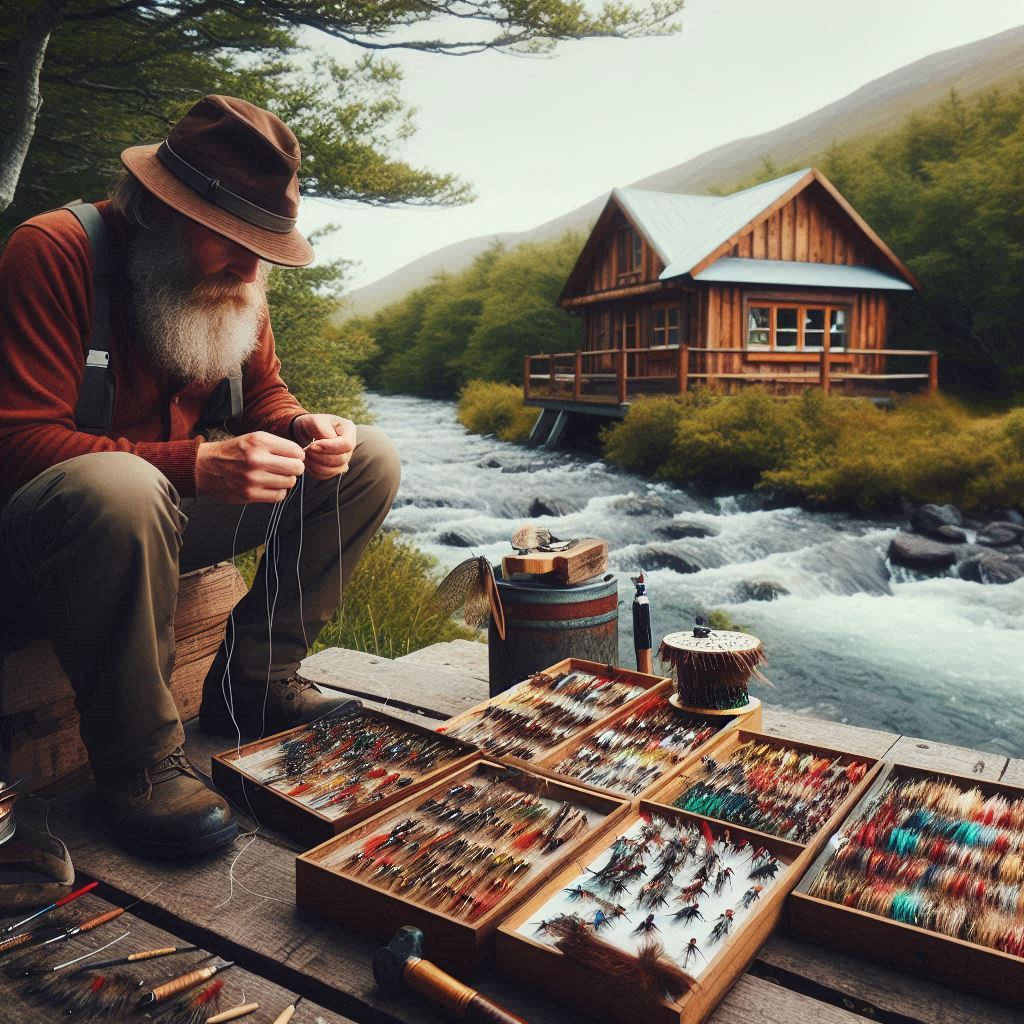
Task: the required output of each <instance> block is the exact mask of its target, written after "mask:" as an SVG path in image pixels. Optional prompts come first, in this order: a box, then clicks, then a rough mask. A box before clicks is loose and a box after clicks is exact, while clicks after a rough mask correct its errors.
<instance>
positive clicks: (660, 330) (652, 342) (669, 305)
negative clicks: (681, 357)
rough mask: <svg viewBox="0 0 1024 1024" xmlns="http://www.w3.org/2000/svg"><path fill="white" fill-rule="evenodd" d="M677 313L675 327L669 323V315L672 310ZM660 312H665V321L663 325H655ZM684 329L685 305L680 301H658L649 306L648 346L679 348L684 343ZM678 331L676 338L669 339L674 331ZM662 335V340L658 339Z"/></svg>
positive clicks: (654, 347) (653, 347)
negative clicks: (673, 339)
mask: <svg viewBox="0 0 1024 1024" xmlns="http://www.w3.org/2000/svg"><path fill="white" fill-rule="evenodd" d="M673 310H674V311H675V314H676V323H675V327H673V326H672V325H671V324H670V323H669V317H670V314H671V313H672V311H673ZM658 313H663V314H664V322H663V324H662V326H661V327H656V326H655V320H656V318H657V314H658ZM682 329H683V307H682V304H681V303H679V302H658V303H654V304H653V305H651V306H649V307H648V318H647V338H648V342H647V347H648V348H652V349H666V348H679V346H680V344H681V343H682V338H683V334H682ZM673 330H674V331H675V332H676V340H675V341H669V340H668V339H669V338H670V336H671V332H672V331H673ZM659 334H660V335H661V336H662V339H663V340H661V341H657V340H656V339H657V336H658V335H659Z"/></svg>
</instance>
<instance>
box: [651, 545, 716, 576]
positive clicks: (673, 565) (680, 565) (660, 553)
mask: <svg viewBox="0 0 1024 1024" xmlns="http://www.w3.org/2000/svg"><path fill="white" fill-rule="evenodd" d="M636 561H637V565H639V566H640V568H641V569H643V570H644V572H653V571H654V570H655V569H671V570H672V571H673V572H680V573H685V574H689V573H694V572H700V570H701V567H700V566H699V565H695V564H694V563H693V562H688V561H687V560H686V559H685V558H683V557H682V556H681V555H677V554H676V553H675V552H674V551H668V550H666V549H665V548H645V549H644V550H642V551H641V552H640V554H639V555H638V556H637V559H636Z"/></svg>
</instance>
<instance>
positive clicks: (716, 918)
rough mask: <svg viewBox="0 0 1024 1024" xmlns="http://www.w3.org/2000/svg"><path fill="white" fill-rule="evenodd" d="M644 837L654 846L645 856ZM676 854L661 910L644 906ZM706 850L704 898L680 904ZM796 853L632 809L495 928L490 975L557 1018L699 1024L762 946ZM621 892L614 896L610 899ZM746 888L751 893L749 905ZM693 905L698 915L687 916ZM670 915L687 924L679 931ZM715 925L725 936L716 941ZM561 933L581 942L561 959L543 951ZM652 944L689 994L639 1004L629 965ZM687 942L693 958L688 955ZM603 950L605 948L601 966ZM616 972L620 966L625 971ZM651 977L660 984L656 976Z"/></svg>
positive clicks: (779, 843) (673, 813) (642, 806)
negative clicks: (553, 1010)
mask: <svg viewBox="0 0 1024 1024" xmlns="http://www.w3.org/2000/svg"><path fill="white" fill-rule="evenodd" d="M705 829H707V830H708V831H707V832H705ZM645 830H653V831H651V832H648V833H645ZM726 831H728V833H729V834H728V836H726V835H725V833H726ZM646 834H650V835H652V836H653V837H656V838H652V839H651V840H650V841H648V842H647V843H646V846H645V845H644V837H645V835H646ZM708 834H710V835H711V838H712V842H711V844H710V845H709V844H708V841H707V838H706V836H707V835H708ZM680 844H682V848H683V849H684V850H685V851H691V850H692V852H687V855H686V858H685V859H683V860H680V861H677V862H676V867H675V869H674V870H673V871H672V876H671V877H672V882H671V884H670V885H669V886H668V888H667V889H666V890H664V891H663V892H662V893H661V896H662V897H664V900H665V902H664V903H659V902H658V901H657V900H654V902H653V903H652V899H651V895H652V894H651V891H650V890H648V891H647V895H644V892H645V890H644V886H648V885H649V883H652V882H653V881H654V880H655V879H656V877H657V876H658V873H659V871H660V870H661V869H662V868H664V866H665V859H664V858H665V857H667V856H670V855H672V856H675V851H678V849H679V847H680ZM709 850H711V851H712V853H713V854H714V855H715V856H716V857H717V858H718V860H717V862H715V866H714V867H712V868H711V869H710V872H711V873H710V876H709V879H708V881H707V882H706V883H704V886H705V888H706V889H707V892H706V893H705V894H704V895H699V894H698V895H697V896H695V897H690V896H686V897H684V898H680V897H683V889H684V887H686V886H688V885H691V884H692V883H691V876H693V875H696V874H697V873H698V872H699V871H701V870H702V869H703V867H704V865H705V863H706V862H707V861H708V860H709V854H708V851H709ZM801 851H802V847H800V846H797V845H795V844H793V843H787V842H785V841H784V840H781V839H775V838H774V837H770V836H762V835H760V834H758V833H756V832H751V831H749V830H747V829H742V828H739V827H736V826H731V827H729V828H728V830H726V828H724V827H723V826H722V825H721V824H720V823H718V822H708V821H707V820H706V819H703V818H701V817H700V816H699V815H692V814H686V813H685V812H683V811H678V810H674V809H672V808H666V807H660V806H658V805H655V804H651V803H649V802H648V801H643V800H642V801H638V802H636V803H634V804H633V805H631V808H630V811H629V813H628V814H627V815H625V817H622V818H619V819H618V820H617V823H616V828H615V829H614V830H611V831H608V830H606V831H605V832H604V833H603V834H602V835H600V836H595V837H594V838H593V839H592V840H591V841H590V842H589V843H588V844H587V845H586V847H585V848H584V849H583V850H581V851H579V853H578V854H577V856H576V857H575V858H573V860H572V861H571V862H570V861H566V862H563V864H562V866H561V867H560V868H559V869H558V870H557V871H556V872H554V873H553V874H552V875H551V876H550V878H548V880H547V881H546V882H545V884H544V886H543V887H542V888H541V889H539V890H538V891H537V892H536V893H535V894H534V895H533V896H531V897H530V899H529V900H528V901H527V902H526V903H524V904H522V905H521V906H520V907H519V908H518V909H516V910H515V911H514V912H513V913H512V914H510V915H509V916H508V917H507V918H506V919H505V921H504V922H503V923H502V925H501V927H500V928H499V930H498V938H497V945H496V956H497V968H498V971H499V972H500V973H501V974H503V975H507V976H509V977H513V978H528V979H529V980H530V984H531V986H536V987H537V988H540V989H542V990H543V991H544V992H545V994H546V995H547V996H548V997H549V998H551V999H553V1000H554V1001H555V1002H557V1003H558V1004H559V1005H560V1006H564V1007H565V1008H566V1009H567V1010H568V1009H572V1010H574V1011H576V1012H577V1013H578V1012H580V1011H581V1010H582V1011H583V1012H584V1013H587V1014H588V1015H589V1016H591V1017H593V1018H594V1019H600V1020H607V1021H613V1022H616V1024H621V1022H622V1021H644V1022H645V1024H699V1022H701V1021H705V1020H707V1018H708V1016H709V1015H710V1014H711V1012H712V1010H713V1009H714V1008H715V1006H716V1005H717V1004H718V1003H719V1002H720V1001H721V999H722V998H723V997H724V996H725V994H726V993H727V992H728V991H729V989H730V988H731V986H732V985H733V984H734V982H735V981H736V979H737V978H738V977H739V976H740V975H741V974H742V973H743V971H744V970H746V968H747V966H748V965H749V964H750V962H751V961H752V960H753V959H754V957H755V956H756V954H757V950H758V949H759V948H760V946H761V945H762V943H763V942H764V941H765V940H766V939H767V938H768V936H769V935H770V934H771V932H772V930H773V928H774V927H775V925H776V923H777V922H778V920H779V918H780V916H781V914H782V908H783V904H784V901H785V897H786V894H787V893H788V892H789V891H790V889H791V888H792V887H793V885H794V884H795V883H796V880H797V877H798V874H797V872H796V871H795V870H794V869H793V865H794V862H795V861H796V859H797V858H798V857H799V855H800V853H801ZM634 856H639V857H640V859H641V861H642V864H643V867H644V871H643V872H642V873H640V874H637V876H636V877H635V878H633V879H632V880H628V879H627V878H626V876H627V875H628V874H629V872H630V871H632V870H633V866H630V865H631V858H633V857H634ZM616 858H625V859H624V860H623V861H622V863H624V864H626V865H627V867H626V868H625V869H623V870H624V874H620V875H616V872H615V867H616V864H617V863H618V861H616ZM711 860H712V862H713V858H711ZM773 865H774V873H773V869H772V866H773ZM634 866H635V865H634ZM726 866H729V868H730V870H731V872H732V873H731V875H730V876H729V877H728V878H727V880H726V881H725V882H724V883H723V885H722V891H721V892H720V893H719V892H716V891H715V884H716V881H717V872H718V871H724V870H725V867H726ZM671 867H672V865H670V868H671ZM609 869H611V873H610V874H609ZM751 874H754V875H755V876H757V877H756V880H755V879H752V878H750V877H749V876H750V875H751ZM769 876H770V877H769ZM623 880H625V881H626V885H625V888H624V889H622V890H621V891H618V885H619V883H620V882H621V881H623ZM756 886H760V887H761V888H760V890H759V891H757V892H756V893H754V896H753V898H750V897H748V895H747V894H748V892H749V891H750V890H752V889H754V888H755V887H756ZM581 890H582V891H581ZM588 894H593V896H596V897H597V899H596V900H595V899H594V898H593V897H592V896H591V895H588ZM655 895H656V893H655ZM659 898H660V897H659ZM694 900H696V903H697V907H698V911H700V913H699V914H697V915H692V907H693V904H694ZM599 914H601V915H603V917H599V916H598V915H599ZM678 914H687V915H690V916H688V918H686V919H683V918H682V917H678V916H677V915H678ZM572 915H575V917H572ZM729 915H731V918H730V917H729ZM701 917H703V920H702V919H701ZM726 918H728V919H729V921H730V924H729V926H728V928H727V929H726V930H725V932H724V934H720V935H719V937H717V938H715V937H714V936H715V933H716V930H720V929H721V928H722V920H723V919H726ZM609 919H610V920H609ZM652 924H653V927H650V925H652ZM560 927H564V928H566V929H568V930H569V934H571V935H576V934H577V932H581V933H582V935H583V938H584V939H585V940H586V941H583V942H581V941H575V940H573V941H570V942H568V943H567V946H566V948H565V951H563V949H560V948H558V947H556V946H555V945H554V942H555V941H556V940H557V939H558V938H559V933H558V931H557V929H558V928H560ZM563 934H564V933H563ZM595 938H596V940H597V941H598V947H596V948H595V947H594V945H593V940H594V939H595ZM651 940H657V941H658V942H660V943H661V944H662V947H663V950H664V955H665V956H666V957H668V958H669V959H670V960H671V961H672V962H673V963H674V964H675V965H676V966H677V967H681V968H683V969H684V970H685V971H687V972H688V973H689V974H691V975H692V976H693V978H694V979H695V981H696V984H695V985H693V987H691V988H689V989H688V990H685V989H681V988H678V987H676V990H675V992H674V993H673V994H672V995H670V996H664V997H658V996H656V995H650V994H648V991H649V987H648V986H646V985H645V984H644V979H645V978H648V977H649V976H650V972H649V969H648V970H647V971H643V972H641V973H640V974H638V973H637V971H638V970H639V967H638V960H637V958H636V955H635V954H636V952H637V951H638V950H639V949H640V948H642V947H643V945H644V944H645V943H647V942H649V941H651ZM690 940H693V943H692V945H695V946H696V950H693V949H691V941H690ZM601 943H604V944H606V945H600V944H601ZM607 946H611V947H613V950H612V952H611V954H610V955H609V954H608V950H607ZM616 951H617V952H616ZM623 964H628V965H629V966H628V967H627V968H625V969H624V968H623ZM659 977H660V978H661V979H662V980H664V975H659ZM674 984H675V983H674V982H670V983H669V986H668V987H670V988H671V987H672V986H673V985H674ZM652 987H653V988H654V989H657V988H658V987H659V986H657V985H655V986H652Z"/></svg>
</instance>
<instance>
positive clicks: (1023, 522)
mask: <svg viewBox="0 0 1024 1024" xmlns="http://www.w3.org/2000/svg"><path fill="white" fill-rule="evenodd" d="M992 519H993V521H995V522H1000V523H1013V525H1014V526H1024V512H1019V511H1018V510H1017V509H1015V508H998V509H996V510H995V512H994V513H993V515H992Z"/></svg>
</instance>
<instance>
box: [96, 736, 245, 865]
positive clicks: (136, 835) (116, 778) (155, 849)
mask: <svg viewBox="0 0 1024 1024" xmlns="http://www.w3.org/2000/svg"><path fill="white" fill-rule="evenodd" d="M96 782H97V786H98V788H99V793H100V799H101V800H102V802H103V805H104V808H105V809H106V811H107V813H108V815H109V817H110V820H111V824H112V825H113V831H114V836H115V838H116V839H117V840H118V841H119V842H121V843H123V844H124V845H125V846H127V847H129V848H130V849H132V850H133V851H134V852H136V853H139V854H142V855H144V856H149V857H192V856H196V855H197V854H201V853H208V852H209V851H210V850H215V849H217V848H218V847H220V846H224V845H225V844H227V843H230V842H231V841H232V840H233V839H234V838H235V836H237V835H238V826H237V825H236V824H235V821H234V818H233V817H232V816H231V809H230V808H229V807H228V805H227V804H226V803H225V801H224V800H223V799H222V798H221V797H219V796H218V795H217V794H216V793H214V792H213V790H211V789H210V788H209V786H207V784H206V783H205V782H204V781H203V779H202V778H201V776H200V775H199V773H198V771H197V770H196V769H195V768H194V767H193V766H192V765H191V764H190V763H189V761H188V759H187V758H186V757H185V752H184V750H182V749H181V748H180V747H179V748H178V749H177V750H174V751H172V752H171V753H170V754H168V756H167V757H165V758H163V759H162V760H160V761H157V762H156V764H153V765H150V766H149V767H148V768H138V769H136V770H135V771H126V772H125V773H123V774H120V773H119V774H117V775H105V776H102V777H98V778H97V780H96Z"/></svg>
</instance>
